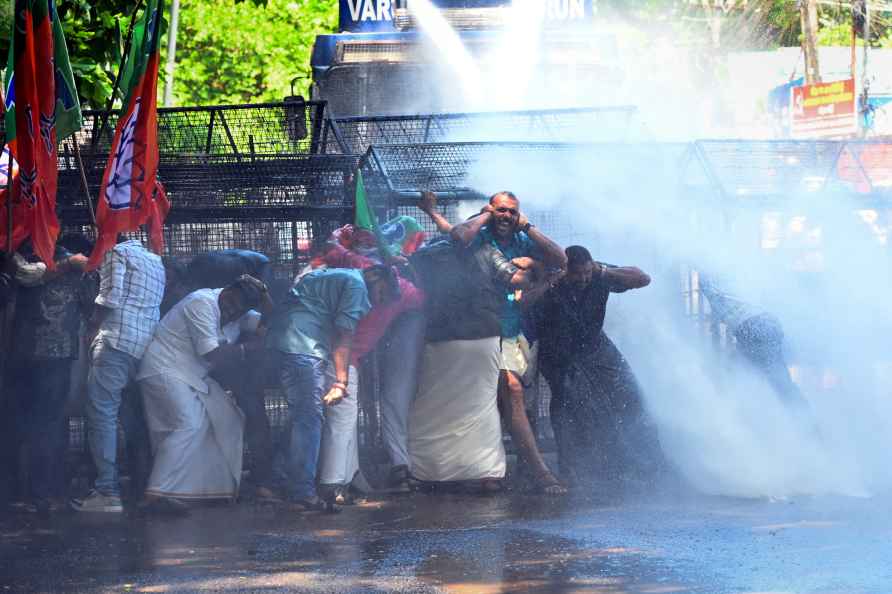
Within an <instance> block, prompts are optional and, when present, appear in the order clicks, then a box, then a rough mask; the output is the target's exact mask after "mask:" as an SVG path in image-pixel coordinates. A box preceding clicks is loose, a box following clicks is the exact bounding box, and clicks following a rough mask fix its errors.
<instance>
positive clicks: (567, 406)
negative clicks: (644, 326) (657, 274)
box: [527, 246, 659, 486]
mask: <svg viewBox="0 0 892 594" xmlns="http://www.w3.org/2000/svg"><path fill="white" fill-rule="evenodd" d="M566 254H567V260H568V264H567V272H566V274H564V275H563V277H562V278H560V280H558V281H557V282H556V283H553V284H552V285H551V286H550V287H549V288H547V290H545V293H544V295H543V296H542V297H541V299H539V300H538V301H537V302H536V303H535V305H534V306H533V309H532V315H533V318H534V324H535V327H536V332H537V337H538V340H539V369H540V370H541V371H542V374H543V375H544V376H545V379H546V380H547V381H548V384H549V386H550V388H551V394H552V396H551V423H552V427H553V429H554V434H555V439H556V441H557V446H558V460H559V463H560V472H561V475H562V478H563V480H565V481H566V482H567V483H568V484H570V485H571V486H572V485H574V484H579V483H581V482H592V481H596V480H603V479H607V480H613V479H617V478H621V477H622V476H628V474H629V473H636V472H637V473H641V472H643V471H645V470H646V469H647V468H648V467H650V466H653V465H654V464H655V463H657V462H658V460H659V457H658V453H659V444H658V443H657V442H656V436H655V434H654V432H653V430H652V428H651V427H649V426H648V423H647V422H646V418H645V414H644V411H643V408H642V398H641V393H640V389H639V387H638V384H637V382H636V380H635V376H634V375H633V373H632V370H631V368H630V367H629V364H628V363H627V362H626V360H625V358H624V357H623V356H622V354H621V353H620V352H619V350H618V349H617V348H616V346H615V345H614V344H613V342H612V341H611V340H610V339H609V338H608V337H607V335H606V334H605V333H604V329H603V327H604V316H605V314H606V313H607V299H608V297H609V296H610V293H622V292H624V291H628V290H629V289H638V288H641V287H646V286H647V285H648V284H650V277H649V276H648V275H647V274H645V273H644V272H642V271H641V270H640V269H638V268H635V267H633V266H628V267H615V266H610V265H607V264H603V263H601V262H595V261H593V260H592V257H591V255H590V254H589V252H588V250H587V249H586V248H584V247H582V246H570V247H568V248H567V249H566ZM532 293H533V294H532V295H531V291H528V292H527V298H528V299H530V298H535V292H532ZM654 448H656V450H654Z"/></svg>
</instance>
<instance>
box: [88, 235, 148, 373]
mask: <svg viewBox="0 0 892 594" xmlns="http://www.w3.org/2000/svg"><path fill="white" fill-rule="evenodd" d="M163 296H164V265H163V264H162V263H161V258H160V257H159V256H157V255H155V254H153V253H152V252H150V251H148V250H147V249H146V248H144V247H143V245H142V243H141V242H139V241H126V242H124V243H119V244H118V245H116V246H115V247H114V249H112V250H110V251H108V252H107V253H106V254H105V257H104V258H103V260H102V266H100V268H99V296H98V297H96V304H97V305H101V306H102V307H106V308H108V309H109V310H111V311H110V312H109V313H108V315H107V316H106V318H105V320H104V321H103V322H102V326H101V327H100V328H99V334H98V335H97V338H96V340H101V341H102V342H103V343H105V344H107V345H109V346H111V347H112V348H114V349H117V350H119V351H122V352H124V353H127V354H128V355H131V356H133V357H136V358H137V359H140V358H142V356H143V353H144V352H145V350H146V347H147V346H148V345H149V342H150V341H151V340H152V334H153V333H154V332H155V326H157V325H158V318H159V315H160V313H159V307H160V305H161V298H162V297H163Z"/></svg>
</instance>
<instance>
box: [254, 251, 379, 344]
mask: <svg viewBox="0 0 892 594" xmlns="http://www.w3.org/2000/svg"><path fill="white" fill-rule="evenodd" d="M370 309H371V304H370V303H369V295H368V290H367V288H366V285H365V281H364V280H363V276H362V272H361V271H359V270H355V269H345V268H328V269H319V270H313V271H312V272H309V273H307V274H306V275H304V276H303V277H302V278H301V280H300V281H299V282H298V283H297V284H296V285H295V286H294V288H292V289H291V291H290V292H289V293H288V295H287V297H286V298H285V299H284V301H283V303H282V304H281V305H280V306H279V307H277V308H276V312H275V314H274V316H273V319H272V321H271V323H270V332H269V335H268V339H267V344H268V345H269V347H270V348H273V349H276V350H278V351H281V352H285V353H297V354H304V355H310V356H314V357H318V358H320V359H327V358H328V356H329V355H330V350H331V339H332V332H333V331H334V330H336V329H340V330H344V331H349V332H351V333H352V332H353V331H355V330H356V325H357V324H358V323H359V320H360V319H361V318H362V317H363V316H364V315H365V314H366V313H368V311H369V310H370Z"/></svg>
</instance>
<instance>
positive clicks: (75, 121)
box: [4, 0, 82, 143]
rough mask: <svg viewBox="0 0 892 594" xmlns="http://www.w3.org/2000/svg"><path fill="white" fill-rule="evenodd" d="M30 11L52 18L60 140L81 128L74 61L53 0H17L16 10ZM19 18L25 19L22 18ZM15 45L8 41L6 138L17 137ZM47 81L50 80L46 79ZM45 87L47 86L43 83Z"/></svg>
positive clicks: (56, 112)
mask: <svg viewBox="0 0 892 594" xmlns="http://www.w3.org/2000/svg"><path fill="white" fill-rule="evenodd" d="M20 12H30V13H32V14H33V15H34V16H36V17H40V16H42V15H45V16H48V17H49V19H50V27H51V30H52V43H53V67H54V75H53V77H52V79H53V87H54V88H53V91H52V92H53V93H54V95H55V97H56V108H55V114H54V115H55V123H56V141H57V142H61V141H62V140H65V139H66V138H68V137H69V136H71V135H72V134H74V133H75V132H77V131H78V130H80V129H81V124H82V117H81V105H80V100H79V99H78V95H77V88H76V87H75V86H74V74H73V73H72V72H71V63H70V62H69V61H68V47H67V46H66V45H65V34H64V32H63V31H62V23H61V22H60V21H59V13H58V12H57V11H56V3H55V1H54V0H36V1H35V0H24V1H23V0H19V1H18V2H16V14H19V13H20ZM20 20H22V19H21V18H20ZM15 52H16V48H15V44H14V43H10V45H9V57H8V60H7V65H6V77H5V87H4V90H5V91H6V96H5V99H6V105H5V107H6V120H5V125H6V142H7V143H10V142H12V141H13V140H15V135H16V126H15V119H16V118H15V102H16V96H15V61H16V54H15ZM45 82H47V81H45ZM41 90H42V91H45V90H46V88H45V86H42V87H41Z"/></svg>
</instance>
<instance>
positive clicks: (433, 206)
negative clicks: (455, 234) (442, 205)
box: [418, 190, 452, 235]
mask: <svg viewBox="0 0 892 594" xmlns="http://www.w3.org/2000/svg"><path fill="white" fill-rule="evenodd" d="M418 208H419V209H420V210H421V211H422V212H423V213H424V214H426V215H427V216H428V217H430V219H431V221H433V223H434V225H436V226H437V231H439V232H440V233H445V234H447V235H448V234H449V233H450V232H451V231H452V224H451V223H450V222H449V221H447V220H446V217H444V216H443V215H442V214H441V213H440V212H439V211H438V210H437V195H436V194H434V193H433V192H431V191H429V190H425V191H424V192H422V193H421V200H419V201H418Z"/></svg>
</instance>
